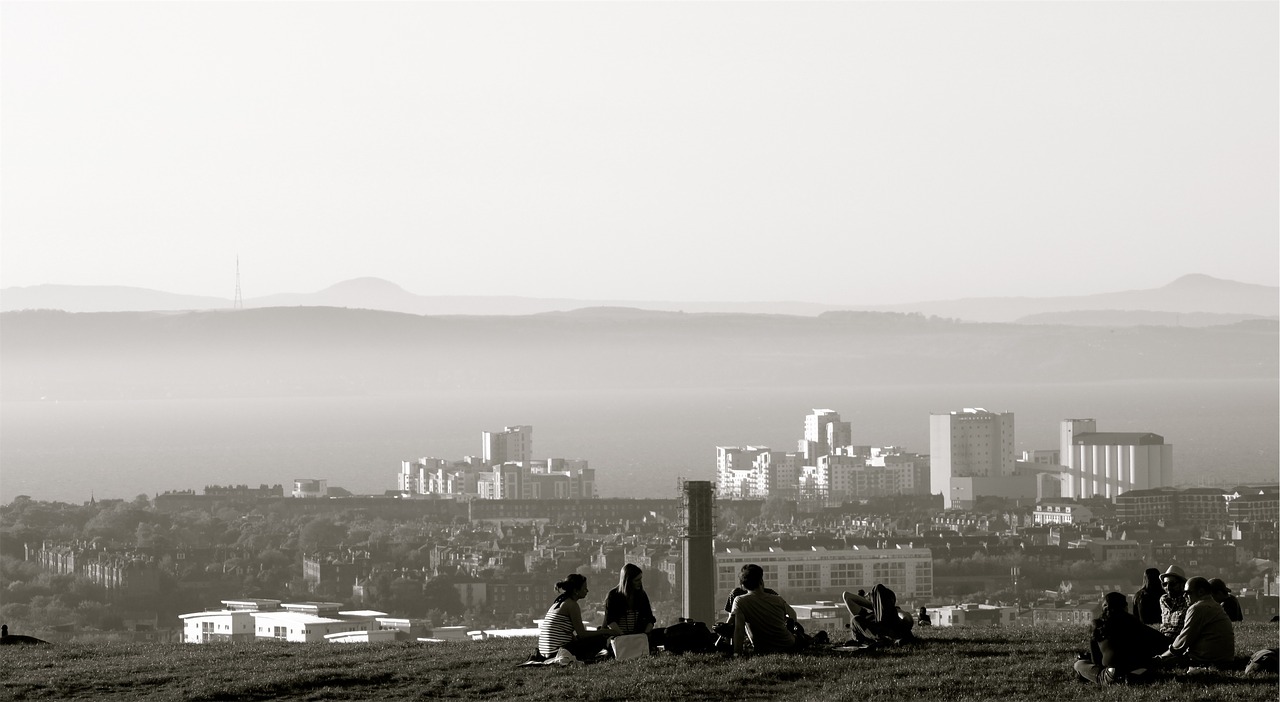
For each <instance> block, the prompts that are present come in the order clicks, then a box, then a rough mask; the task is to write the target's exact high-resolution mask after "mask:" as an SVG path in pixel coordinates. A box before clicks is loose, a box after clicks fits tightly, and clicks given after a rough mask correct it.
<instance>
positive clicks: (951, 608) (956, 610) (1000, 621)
mask: <svg viewBox="0 0 1280 702" xmlns="http://www.w3.org/2000/svg"><path fill="white" fill-rule="evenodd" d="M925 613H926V614H928V615H929V623H930V624H932V625H933V626H1012V625H1013V623H1014V622H1016V621H1017V619H1018V608H1017V607H1005V606H1003V605H989V604H971V603H969V604H958V605H947V606H945V607H929V608H927V609H926V610H925Z"/></svg>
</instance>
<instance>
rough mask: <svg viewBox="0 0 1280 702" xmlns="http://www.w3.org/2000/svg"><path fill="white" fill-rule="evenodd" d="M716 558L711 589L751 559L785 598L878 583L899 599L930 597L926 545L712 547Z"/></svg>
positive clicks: (730, 580) (730, 581)
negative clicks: (872, 547)
mask: <svg viewBox="0 0 1280 702" xmlns="http://www.w3.org/2000/svg"><path fill="white" fill-rule="evenodd" d="M715 559H716V592H717V593H722V594H728V593H729V592H730V591H731V590H733V588H735V587H737V586H738V573H739V571H741V569H742V566H744V565H746V564H748V563H755V564H756V565H759V566H760V567H761V568H763V569H764V583H765V587H768V588H772V589H774V590H776V591H778V593H779V594H781V595H782V596H783V597H785V598H787V599H788V600H789V601H800V600H802V599H805V598H807V597H813V596H815V595H816V596H821V595H823V594H828V595H830V596H831V599H832V601H835V598H837V597H839V595H840V593H841V592H843V591H844V590H851V591H852V590H860V589H861V590H868V591H869V590H871V588H872V587H874V586H875V585H877V584H882V585H884V586H886V587H888V588H889V589H891V590H893V591H894V593H895V594H897V596H898V601H899V602H900V603H901V602H909V601H917V600H928V599H929V598H931V597H933V555H932V552H931V551H930V550H929V549H927V548H891V549H870V548H859V547H853V548H849V549H840V550H827V549H825V548H822V547H821V546H816V547H814V548H812V549H810V550H793V551H787V550H783V549H780V548H774V549H771V550H768V551H742V550H739V549H717V550H716V554H715Z"/></svg>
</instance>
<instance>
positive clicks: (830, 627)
mask: <svg viewBox="0 0 1280 702" xmlns="http://www.w3.org/2000/svg"><path fill="white" fill-rule="evenodd" d="M791 608H792V609H794V610H795V611H796V622H797V623H799V624H800V626H802V627H804V633H806V634H808V635H810V636H813V635H814V634H817V633H818V632H819V631H825V632H827V636H828V637H830V639H831V640H832V641H843V640H845V639H847V638H849V636H850V634H849V630H848V629H847V628H846V627H847V625H848V623H849V610H848V609H846V608H845V606H844V602H841V603H840V604H836V603H835V602H834V601H832V600H819V601H818V602H815V603H814V604H798V605H791Z"/></svg>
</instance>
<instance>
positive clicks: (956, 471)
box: [929, 407, 1017, 507]
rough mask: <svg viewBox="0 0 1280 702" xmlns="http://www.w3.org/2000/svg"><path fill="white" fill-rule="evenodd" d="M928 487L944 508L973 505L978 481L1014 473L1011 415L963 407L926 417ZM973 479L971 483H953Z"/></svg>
mask: <svg viewBox="0 0 1280 702" xmlns="http://www.w3.org/2000/svg"><path fill="white" fill-rule="evenodd" d="M929 460H930V471H929V475H930V479H929V487H930V490H931V491H932V492H934V493H942V499H943V503H944V504H945V506H946V507H953V506H966V507H967V506H972V504H973V502H974V501H975V500H976V499H977V498H978V495H977V494H974V493H975V492H976V491H980V490H981V487H980V486H981V485H982V483H983V482H984V481H983V480H981V479H993V478H1004V477H1008V476H1012V475H1014V474H1016V473H1017V463H1016V460H1015V458H1014V453H1013V413H1012V412H998V413H997V412H988V411H987V410H985V409H983V408H981V407H966V408H964V409H963V410H961V411H959V412H947V413H946V414H933V415H930V416H929ZM957 478H959V479H968V478H975V479H979V480H977V481H976V482H975V481H974V480H956V479H957Z"/></svg>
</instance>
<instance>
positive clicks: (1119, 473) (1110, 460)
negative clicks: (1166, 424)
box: [1060, 419, 1173, 499]
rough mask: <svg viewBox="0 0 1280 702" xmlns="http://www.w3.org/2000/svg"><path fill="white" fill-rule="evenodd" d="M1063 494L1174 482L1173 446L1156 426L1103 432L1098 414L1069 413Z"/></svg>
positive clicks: (1099, 493) (1110, 492)
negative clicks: (1080, 415) (1087, 416)
mask: <svg viewBox="0 0 1280 702" xmlns="http://www.w3.org/2000/svg"><path fill="white" fill-rule="evenodd" d="M1060 436H1061V441H1062V447H1061V449H1060V451H1061V455H1062V461H1063V465H1064V470H1063V472H1062V476H1061V481H1062V496H1063V497H1067V498H1075V499H1085V498H1089V497H1106V498H1114V497H1115V496H1116V495H1119V494H1121V493H1124V492H1127V491H1129V490H1146V489H1150V488H1160V487H1170V486H1172V485H1173V446H1172V445H1171V444H1166V443H1165V442H1164V437H1163V436H1160V435H1159V434H1152V433H1150V432H1099V431H1098V430H1097V422H1096V421H1095V420H1093V419H1064V420H1063V421H1062V425H1061V430H1060Z"/></svg>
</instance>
